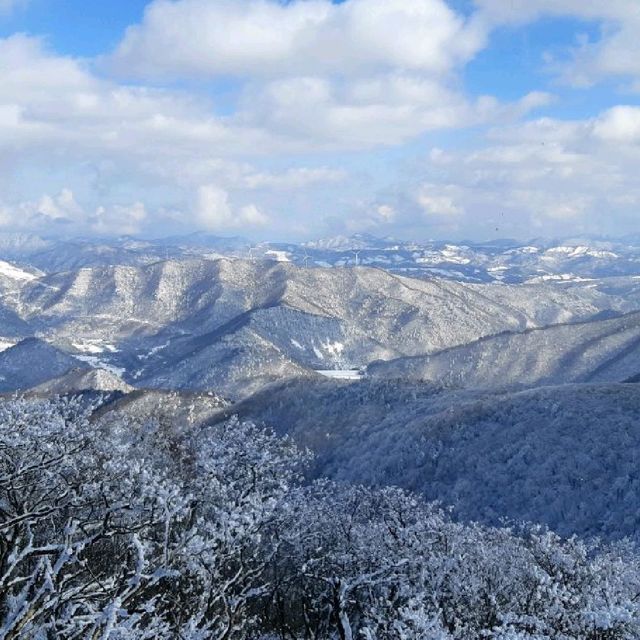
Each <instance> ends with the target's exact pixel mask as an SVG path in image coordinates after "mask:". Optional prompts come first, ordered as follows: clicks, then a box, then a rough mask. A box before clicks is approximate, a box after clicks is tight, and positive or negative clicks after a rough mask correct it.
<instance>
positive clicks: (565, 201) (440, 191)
mask: <svg viewBox="0 0 640 640" xmlns="http://www.w3.org/2000/svg"><path fill="white" fill-rule="evenodd" d="M639 143H640V107H637V108H634V107H615V108H612V109H608V110H606V111H604V112H603V113H601V114H600V115H598V116H596V117H594V118H591V119H587V120H583V121H560V120H554V119H550V118H542V119H538V120H534V121H530V122H528V123H526V124H525V125H520V124H518V125H511V126H504V127H497V128H494V129H492V130H491V131H490V132H489V133H488V136H487V139H486V144H485V145H484V146H481V147H479V148H477V149H475V150H473V151H467V152H463V151H443V150H442V149H434V150H432V151H431V153H430V154H429V156H428V159H427V162H426V164H425V167H424V169H425V178H424V179H423V181H422V182H419V183H418V184H417V185H415V186H414V187H413V188H409V189H407V188H405V189H404V191H403V192H402V193H403V194H404V195H403V198H404V200H403V199H401V200H400V202H404V203H405V205H406V202H411V201H414V202H415V203H416V205H417V213H421V214H422V215H424V216H426V219H427V220H430V221H431V222H432V223H433V225H434V228H441V227H442V225H443V224H448V223H447V220H448V221H449V223H450V224H449V226H448V227H447V228H448V229H449V230H450V231H454V232H457V230H461V231H463V232H464V233H465V234H467V235H481V236H484V237H492V236H494V237H495V236H496V235H502V236H508V235H511V236H517V237H522V236H523V234H527V235H528V234H533V233H535V232H536V229H537V230H538V231H537V232H538V233H542V234H543V235H547V236H549V235H554V234H560V235H561V234H574V233H581V232H585V233H586V232H590V233H616V232H617V231H619V229H621V228H624V227H625V226H627V227H628V226H629V225H630V223H632V222H633V221H634V220H636V219H637V215H638V211H640V186H639V185H638V181H637V166H638V163H640V144H639ZM404 210H405V211H407V214H406V215H405V217H404V219H402V220H400V222H403V223H405V224H410V220H409V218H411V216H413V215H415V214H413V213H411V209H410V207H407V206H405V207H404Z"/></svg>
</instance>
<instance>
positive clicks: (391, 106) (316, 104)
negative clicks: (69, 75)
mask: <svg viewBox="0 0 640 640" xmlns="http://www.w3.org/2000/svg"><path fill="white" fill-rule="evenodd" d="M487 36H488V33H487V29H486V28H485V27H484V24H483V23H482V21H478V20H469V19H466V18H464V17H462V16H461V15H460V14H458V13H456V12H455V11H453V10H452V9H451V8H450V7H449V6H448V5H447V3H446V2H445V0H347V1H346V2H343V3H340V4H336V3H334V2H331V0H294V1H292V2H286V3H283V2H278V1H277V0H213V1H211V0H179V1H177V2H169V1H167V0H155V1H154V2H152V3H151V4H150V5H149V6H148V7H147V10H146V11H145V15H144V19H143V20H142V22H141V24H139V25H135V26H132V27H130V28H129V29H128V30H127V32H126V35H125V37H124V38H123V40H122V42H121V43H120V45H119V46H118V47H117V49H116V51H115V52H114V54H113V55H112V56H111V58H110V59H109V60H108V61H107V64H108V65H110V68H111V69H115V70H116V71H119V72H120V73H122V74H124V75H126V76H127V77H134V78H137V79H143V80H145V81H147V80H149V79H151V80H158V79H167V78H169V79H175V78H182V79H184V78H185V77H195V78H198V79H200V80H205V81H206V80H214V79H219V78H228V77H232V78H234V80H235V81H238V82H240V85H241V90H240V98H239V102H238V105H237V110H236V113H235V116H236V121H237V122H241V123H243V124H244V125H246V126H250V127H252V128H254V129H258V130H267V131H269V132H271V133H272V134H275V135H276V136H277V137H279V138H280V139H286V140H289V141H290V142H291V144H292V145H294V146H295V147H297V148H302V147H304V146H307V147H308V146H311V145H313V146H314V148H316V149H320V148H322V149H327V148H329V149H336V148H339V149H344V148H348V149H353V148H356V149H357V148H363V147H371V146H375V145H394V144H400V143H402V142H404V141H407V140H409V139H411V138H413V137H415V136H417V135H420V134H421V133H424V132H426V131H433V130H439V129H446V128H452V127H457V126H467V125H473V124H477V123H478V122H483V121H486V120H487V119H491V118H495V117H498V113H499V112H500V110H501V108H502V106H501V105H499V104H498V103H497V101H491V100H488V99H484V98H481V99H479V100H471V101H470V100H468V99H467V97H466V96H465V95H464V93H463V91H461V88H460V82H459V72H460V71H461V69H462V68H463V67H464V65H465V64H466V63H467V62H468V61H469V60H471V59H472V58H473V57H474V56H475V55H476V54H477V53H478V52H479V51H480V50H481V49H482V48H483V47H484V46H485V45H486V42H487ZM541 95H542V94H541ZM545 104H546V103H545ZM520 106H521V107H523V108H525V110H526V109H531V108H536V106H542V103H540V104H537V105H536V104H534V102H533V101H531V103H530V106H529V107H527V106H526V105H524V104H523V105H520Z"/></svg>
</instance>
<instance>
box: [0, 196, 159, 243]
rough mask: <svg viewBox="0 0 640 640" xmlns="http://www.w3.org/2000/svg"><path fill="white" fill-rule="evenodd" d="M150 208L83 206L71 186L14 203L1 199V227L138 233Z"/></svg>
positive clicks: (139, 206)
mask: <svg viewBox="0 0 640 640" xmlns="http://www.w3.org/2000/svg"><path fill="white" fill-rule="evenodd" d="M147 217H148V215H147V211H146V209H145V206H144V205H143V204H142V203H141V202H136V203H134V204H132V205H118V204H115V205H110V206H108V207H105V206H99V207H97V208H96V209H95V210H88V209H85V208H84V207H82V206H81V205H80V204H79V203H78V202H77V200H76V198H75V196H74V194H73V192H72V191H71V189H68V188H64V189H62V191H60V193H58V194H56V195H49V194H44V195H42V196H41V197H40V198H38V199H36V200H27V201H23V202H19V203H16V204H13V205H9V204H6V203H1V202H0V227H6V228H10V229H13V230H16V229H30V230H37V231H39V232H52V231H53V232H55V231H58V232H66V233H71V232H73V233H97V234H105V233H106V234H111V233H114V232H118V233H123V234H135V233H138V232H140V231H141V230H142V229H143V226H144V223H145V222H146V221H147Z"/></svg>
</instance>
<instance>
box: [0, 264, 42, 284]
mask: <svg viewBox="0 0 640 640" xmlns="http://www.w3.org/2000/svg"><path fill="white" fill-rule="evenodd" d="M0 276H4V277H5V278H10V279H11V280H21V281H23V282H29V281H31V280H35V279H36V278H37V277H38V276H36V275H34V274H33V273H29V272H28V271H24V270H23V269H20V268H19V267H16V266H15V265H13V264H11V263H9V262H5V261H4V260H0Z"/></svg>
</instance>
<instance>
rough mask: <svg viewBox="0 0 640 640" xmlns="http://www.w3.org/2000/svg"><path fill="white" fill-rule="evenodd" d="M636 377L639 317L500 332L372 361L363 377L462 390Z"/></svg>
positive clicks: (639, 367)
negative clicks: (441, 384) (414, 354)
mask: <svg viewBox="0 0 640 640" xmlns="http://www.w3.org/2000/svg"><path fill="white" fill-rule="evenodd" d="M639 373H640V314H638V313H631V314H628V315H625V316H623V317H620V318H614V319H610V320H600V321H596V322H587V323H581V324H571V325H557V326H552V327H546V328H542V329H531V330H527V331H524V332H522V333H503V334H500V335H497V336H493V337H489V338H486V339H481V340H478V341H476V342H473V343H471V344H468V345H463V346H460V347H455V348H452V349H447V350H444V351H441V352H439V353H436V354H432V355H426V356H418V357H413V358H400V359H398V360H392V361H389V362H376V363H373V364H371V365H370V366H369V367H368V374H369V375H371V376H373V377H383V378H412V379H422V380H431V381H441V382H446V383H448V384H456V385H461V386H465V387H504V386H510V385H527V386H534V385H540V384H562V383H567V382H623V381H625V380H627V379H629V378H632V377H633V376H635V375H637V374H639Z"/></svg>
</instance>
